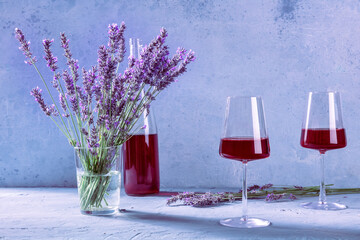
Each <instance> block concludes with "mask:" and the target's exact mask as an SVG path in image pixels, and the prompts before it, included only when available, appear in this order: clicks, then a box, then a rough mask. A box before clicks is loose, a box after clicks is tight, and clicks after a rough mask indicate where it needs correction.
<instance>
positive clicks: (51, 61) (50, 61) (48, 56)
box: [43, 39, 58, 72]
mask: <svg viewBox="0 0 360 240" xmlns="http://www.w3.org/2000/svg"><path fill="white" fill-rule="evenodd" d="M53 42H54V39H51V40H49V39H44V40H43V46H44V51H45V57H44V59H45V60H46V62H47V66H48V67H49V68H50V70H51V71H53V72H55V71H56V69H58V67H57V65H56V63H57V57H54V55H53V54H52V52H51V50H50V47H51V44H52V43H53Z"/></svg>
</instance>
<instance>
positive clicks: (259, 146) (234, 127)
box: [219, 96, 270, 228]
mask: <svg viewBox="0 0 360 240" xmlns="http://www.w3.org/2000/svg"><path fill="white" fill-rule="evenodd" d="M219 154H220V156H222V157H224V158H228V159H231V160H237V161H240V162H242V165H243V178H242V205H243V213H242V216H241V217H236V218H228V219H223V220H221V221H220V224H222V225H224V226H228V227H236V228H256V227H266V226H269V225H270V222H269V221H267V220H264V219H259V218H253V217H251V218H250V217H248V215H247V184H246V166H247V163H248V162H250V161H254V160H258V159H263V158H267V157H269V156H270V146H269V138H268V135H267V132H266V124H265V115H264V107H263V102H262V99H261V97H241V96H236V97H228V98H227V105H226V111H225V125H224V132H223V135H222V137H221V140H220V147H219Z"/></svg>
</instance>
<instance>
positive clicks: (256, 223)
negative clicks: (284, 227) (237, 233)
mask: <svg viewBox="0 0 360 240" xmlns="http://www.w3.org/2000/svg"><path fill="white" fill-rule="evenodd" d="M220 224H221V225H223V226H226V227H233V228H258V227H267V226H269V225H270V224H271V223H270V222H269V221H267V220H264V219H260V218H248V219H247V221H245V220H244V218H242V217H237V218H227V219H222V220H220Z"/></svg>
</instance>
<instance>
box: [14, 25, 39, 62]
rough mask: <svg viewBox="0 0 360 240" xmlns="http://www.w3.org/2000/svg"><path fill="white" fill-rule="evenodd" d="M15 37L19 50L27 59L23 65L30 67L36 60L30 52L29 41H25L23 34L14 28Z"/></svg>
mask: <svg viewBox="0 0 360 240" xmlns="http://www.w3.org/2000/svg"><path fill="white" fill-rule="evenodd" d="M15 37H16V39H17V40H19V42H20V47H19V49H20V50H21V51H23V53H24V55H25V56H26V57H27V59H28V60H27V61H25V63H27V64H30V65H32V64H34V63H35V62H36V61H37V60H36V57H34V56H33V55H32V53H31V51H30V41H26V39H25V36H24V34H23V32H22V31H21V30H20V29H18V28H15Z"/></svg>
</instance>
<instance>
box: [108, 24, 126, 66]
mask: <svg viewBox="0 0 360 240" xmlns="http://www.w3.org/2000/svg"><path fill="white" fill-rule="evenodd" d="M124 31H125V23H124V22H122V23H121V26H120V27H119V26H118V25H117V24H116V23H113V24H111V25H109V43H108V46H109V48H110V50H109V51H110V53H112V54H113V53H115V52H116V51H119V53H118V58H119V62H121V61H122V60H123V58H124V53H125V39H124Z"/></svg>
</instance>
